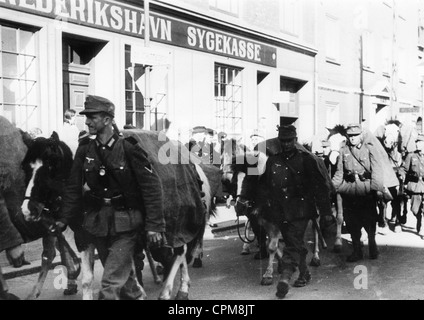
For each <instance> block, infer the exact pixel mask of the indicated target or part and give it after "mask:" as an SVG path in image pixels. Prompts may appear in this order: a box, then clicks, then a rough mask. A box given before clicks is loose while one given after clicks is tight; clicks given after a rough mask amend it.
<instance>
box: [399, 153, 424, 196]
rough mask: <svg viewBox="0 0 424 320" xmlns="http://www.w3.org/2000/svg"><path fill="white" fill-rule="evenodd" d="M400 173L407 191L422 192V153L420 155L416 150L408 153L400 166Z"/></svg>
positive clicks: (423, 191) (423, 164)
mask: <svg viewBox="0 0 424 320" xmlns="http://www.w3.org/2000/svg"><path fill="white" fill-rule="evenodd" d="M400 175H401V177H402V178H403V180H404V181H405V184H406V185H405V189H406V190H407V191H409V193H412V194H418V193H419V194H421V193H424V181H423V179H424V155H420V154H419V153H418V152H415V153H408V155H407V156H406V158H405V162H404V163H403V164H402V166H401V168H400Z"/></svg>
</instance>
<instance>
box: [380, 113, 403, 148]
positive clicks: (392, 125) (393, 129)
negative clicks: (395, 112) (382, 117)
mask: <svg viewBox="0 0 424 320" xmlns="http://www.w3.org/2000/svg"><path fill="white" fill-rule="evenodd" d="M400 139H401V135H400V123H399V121H396V120H392V121H388V122H387V124H386V125H385V127H384V135H383V138H382V141H383V145H384V147H385V148H386V150H394V149H395V148H397V147H398V146H400V145H401V143H400V142H401V141H400Z"/></svg>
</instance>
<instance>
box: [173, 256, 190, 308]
mask: <svg viewBox="0 0 424 320" xmlns="http://www.w3.org/2000/svg"><path fill="white" fill-rule="evenodd" d="M180 271H181V284H180V289H179V290H178V293H177V296H176V297H175V300H188V290H189V289H190V277H189V275H188V265H187V259H183V261H182V264H181V266H180Z"/></svg>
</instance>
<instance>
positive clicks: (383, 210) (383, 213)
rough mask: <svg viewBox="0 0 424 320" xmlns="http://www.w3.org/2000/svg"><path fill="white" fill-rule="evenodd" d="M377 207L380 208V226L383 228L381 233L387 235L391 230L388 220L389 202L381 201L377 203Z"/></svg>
mask: <svg viewBox="0 0 424 320" xmlns="http://www.w3.org/2000/svg"><path fill="white" fill-rule="evenodd" d="M377 206H378V226H379V227H380V228H381V230H380V233H381V234H383V235H386V234H387V232H388V230H389V226H388V224H387V220H386V211H387V202H386V201H384V200H379V201H378V202H377Z"/></svg>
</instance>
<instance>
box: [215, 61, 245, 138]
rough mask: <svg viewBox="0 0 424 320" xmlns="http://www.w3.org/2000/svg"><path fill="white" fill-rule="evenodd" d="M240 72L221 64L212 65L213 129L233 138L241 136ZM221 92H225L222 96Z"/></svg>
mask: <svg viewBox="0 0 424 320" xmlns="http://www.w3.org/2000/svg"><path fill="white" fill-rule="evenodd" d="M229 71H230V72H229ZM242 71H243V68H241V67H237V66H231V65H226V64H222V63H215V64H214V100H215V107H214V118H215V128H216V130H217V131H224V132H226V133H227V134H230V135H233V136H241V135H242V134H243V72H242ZM230 74H231V79H230V76H229V75H230ZM223 77H224V78H223ZM235 81H237V83H235ZM223 90H225V92H224V94H222V91H223ZM229 94H230V95H229ZM230 98H232V99H230Z"/></svg>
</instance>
